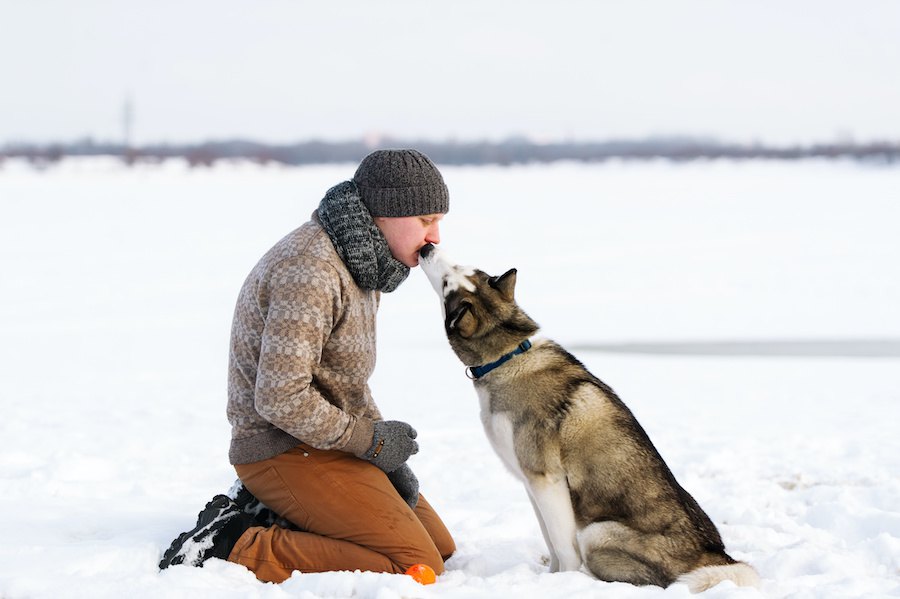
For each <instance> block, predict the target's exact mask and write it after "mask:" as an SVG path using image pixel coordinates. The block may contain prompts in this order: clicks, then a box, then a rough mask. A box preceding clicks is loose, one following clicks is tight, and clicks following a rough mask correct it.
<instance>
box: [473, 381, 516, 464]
mask: <svg viewBox="0 0 900 599" xmlns="http://www.w3.org/2000/svg"><path fill="white" fill-rule="evenodd" d="M478 400H479V402H480V404H481V424H482V425H483V426H484V432H485V434H486V435H487V438H488V441H490V442H491V447H493V448H494V452H495V453H496V454H497V455H498V456H499V457H500V461H501V462H503V465H504V466H506V468H507V469H508V470H509V471H510V472H512V474H513V475H514V476H515V477H516V478H518V479H519V480H521V481H523V482H525V481H526V480H527V479H526V477H525V474H524V473H523V472H522V468H521V467H520V466H519V459H518V458H517V457H516V449H515V432H514V430H513V423H512V420H510V418H509V416H507V415H506V414H505V413H504V412H500V413H497V414H494V413H492V412H491V402H490V394H489V393H488V392H487V391H485V390H483V389H478Z"/></svg>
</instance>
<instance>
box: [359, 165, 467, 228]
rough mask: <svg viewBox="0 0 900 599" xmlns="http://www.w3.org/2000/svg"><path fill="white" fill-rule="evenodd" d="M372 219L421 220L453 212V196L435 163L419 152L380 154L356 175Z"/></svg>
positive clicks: (363, 199) (361, 194)
mask: <svg viewBox="0 0 900 599" xmlns="http://www.w3.org/2000/svg"><path fill="white" fill-rule="evenodd" d="M353 182H354V183H356V186H357V188H359V194H360V196H361V197H362V201H363V204H365V205H366V208H368V209H369V212H370V213H371V214H372V216H419V215H422V214H438V213H441V214H443V213H445V212H448V211H449V210H450V194H449V192H448V191H447V186H446V185H445V184H444V178H443V177H441V173H440V172H439V171H438V169H437V167H436V166H434V163H433V162H432V161H431V160H430V159H429V158H428V156H426V155H425V154H423V153H422V152H419V151H418V150H376V151H374V152H372V153H371V154H369V155H368V156H366V157H365V158H363V161H362V162H361V163H360V164H359V168H358V169H356V174H355V175H353Z"/></svg>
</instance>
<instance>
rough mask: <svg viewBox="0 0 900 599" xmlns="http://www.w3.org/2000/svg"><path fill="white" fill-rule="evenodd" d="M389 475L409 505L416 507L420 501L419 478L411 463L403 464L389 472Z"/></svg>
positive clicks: (389, 478)
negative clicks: (410, 465)
mask: <svg viewBox="0 0 900 599" xmlns="http://www.w3.org/2000/svg"><path fill="white" fill-rule="evenodd" d="M387 477H388V480H390V481H391V484H392V485H394V488H395V489H397V493H399V494H400V497H402V498H403V500H404V501H405V502H406V503H407V504H409V507H410V508H412V509H416V504H417V503H419V479H418V478H416V475H415V474H413V471H412V469H411V468H410V467H409V464H403V465H402V466H400V467H399V468H397V469H396V470H394V471H393V472H389V473H388V475H387Z"/></svg>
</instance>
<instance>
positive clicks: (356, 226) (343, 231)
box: [318, 181, 409, 293]
mask: <svg viewBox="0 0 900 599" xmlns="http://www.w3.org/2000/svg"><path fill="white" fill-rule="evenodd" d="M318 214H319V220H320V221H321V222H322V228H324V229H325V232H326V233H328V237H330V238H331V242H332V243H333V244H334V248H335V249H336V250H337V253H338V256H340V257H341V260H343V261H344V264H346V265H347V270H349V271H350V274H351V275H352V276H353V280H354V281H356V284H357V285H359V286H360V287H362V288H363V289H377V290H379V291H383V292H384V293H390V292H391V291H393V290H394V289H396V288H397V287H398V286H399V285H400V283H402V282H403V281H405V280H406V277H407V276H409V267H408V266H406V265H405V264H403V263H402V262H400V261H398V260H397V259H396V258H394V256H393V255H392V254H391V250H390V248H389V247H388V244H387V240H386V239H385V238H384V234H382V232H381V229H379V228H378V225H376V224H375V221H374V220H373V219H372V216H371V215H370V214H369V211H368V210H367V209H366V207H365V205H364V204H363V203H362V200H361V199H360V196H359V191H358V190H357V189H356V184H355V183H353V181H344V182H343V183H338V184H337V185H335V186H334V187H332V188H331V189H329V190H328V192H327V193H326V194H325V197H324V198H322V201H321V202H320V203H319V211H318Z"/></svg>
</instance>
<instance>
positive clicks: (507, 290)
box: [488, 268, 516, 302]
mask: <svg viewBox="0 0 900 599" xmlns="http://www.w3.org/2000/svg"><path fill="white" fill-rule="evenodd" d="M488 283H490V285H491V287H493V288H494V289H496V290H497V291H499V292H500V295H502V296H503V299H505V300H506V301H508V302H511V301H513V299H514V297H515V291H516V269H515V268H510V269H509V270H507V271H506V272H505V273H503V274H502V275H500V276H499V277H491V278H490V279H489V280H488Z"/></svg>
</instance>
